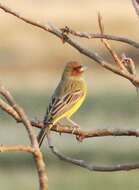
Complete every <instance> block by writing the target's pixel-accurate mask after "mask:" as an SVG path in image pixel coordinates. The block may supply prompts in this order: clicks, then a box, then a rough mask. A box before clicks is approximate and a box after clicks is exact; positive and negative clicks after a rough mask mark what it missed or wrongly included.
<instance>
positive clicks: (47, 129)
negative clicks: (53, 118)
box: [37, 123, 52, 147]
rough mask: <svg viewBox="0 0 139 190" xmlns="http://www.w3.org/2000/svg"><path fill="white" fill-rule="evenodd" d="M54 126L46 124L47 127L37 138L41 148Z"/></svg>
mask: <svg viewBox="0 0 139 190" xmlns="http://www.w3.org/2000/svg"><path fill="white" fill-rule="evenodd" d="M51 125H52V124H49V123H45V127H43V128H42V129H41V131H40V133H39V134H38V136H37V140H38V144H39V147H40V146H41V145H42V142H43V139H44V138H45V136H46V135H48V133H49V131H50V128H51Z"/></svg>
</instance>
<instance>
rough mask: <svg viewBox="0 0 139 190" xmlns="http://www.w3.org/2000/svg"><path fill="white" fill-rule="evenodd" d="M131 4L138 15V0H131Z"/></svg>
mask: <svg viewBox="0 0 139 190" xmlns="http://www.w3.org/2000/svg"><path fill="white" fill-rule="evenodd" d="M132 3H133V6H134V8H135V11H136V13H137V15H138V16H139V0H132Z"/></svg>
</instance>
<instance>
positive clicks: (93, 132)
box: [0, 99, 139, 139]
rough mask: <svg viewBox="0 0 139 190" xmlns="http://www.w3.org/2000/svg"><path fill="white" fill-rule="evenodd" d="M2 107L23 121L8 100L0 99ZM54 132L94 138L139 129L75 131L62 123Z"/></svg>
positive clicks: (132, 133) (39, 125)
mask: <svg viewBox="0 0 139 190" xmlns="http://www.w3.org/2000/svg"><path fill="white" fill-rule="evenodd" d="M0 107H1V108H2V109H3V110H4V111H6V113H8V114H10V115H11V116H12V117H13V118H14V119H15V120H16V121H17V122H21V119H20V117H19V115H18V114H17V112H16V111H15V110H14V109H13V108H12V107H11V106H10V105H9V104H7V103H6V102H4V101H2V100H1V99H0ZM30 123H31V125H32V126H33V127H36V128H39V129H41V128H43V127H44V124H43V122H41V121H38V122H35V121H30ZM51 130H52V131H54V132H57V133H60V134H61V133H67V134H72V135H75V136H80V137H82V138H83V139H85V138H92V137H104V136H135V137H138V136H139V130H138V129H124V128H122V129H117V128H112V129H93V130H91V131H84V130H81V129H78V130H76V129H75V130H74V133H73V128H72V127H71V126H69V125H62V124H60V123H59V124H57V125H54V126H53V128H52V129H51Z"/></svg>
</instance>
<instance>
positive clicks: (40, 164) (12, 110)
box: [0, 84, 48, 190]
mask: <svg viewBox="0 0 139 190" xmlns="http://www.w3.org/2000/svg"><path fill="white" fill-rule="evenodd" d="M0 94H1V95H2V96H3V97H4V98H5V99H6V101H7V102H8V103H6V102H5V101H4V100H2V99H0V107H1V108H2V109H3V110H4V111H6V112H7V113H9V114H10V115H11V116H12V117H13V118H15V119H16V120H18V121H20V122H22V123H23V124H24V126H25V128H26V130H27V132H28V136H29V139H30V142H31V147H21V146H16V147H4V146H1V147H0V151H1V152H5V151H9V152H10V151H25V152H30V153H32V155H33V157H34V161H35V164H36V168H37V172H38V177H39V183H40V190H47V189H48V182H47V175H46V169H45V164H44V161H43V157H42V153H41V151H40V149H39V146H38V142H37V138H36V136H35V133H34V131H33V128H32V125H31V124H30V121H29V119H28V117H27V115H26V114H25V112H24V111H23V109H22V108H21V107H19V106H18V105H17V103H16V101H15V100H14V98H13V97H12V95H11V94H10V92H9V91H8V90H7V89H6V88H5V87H4V86H3V85H2V84H0Z"/></svg>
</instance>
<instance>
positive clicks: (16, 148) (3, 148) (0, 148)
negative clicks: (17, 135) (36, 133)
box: [0, 145, 34, 153]
mask: <svg viewBox="0 0 139 190" xmlns="http://www.w3.org/2000/svg"><path fill="white" fill-rule="evenodd" d="M0 152H28V153H34V149H33V148H32V147H30V146H22V145H15V146H3V145H0Z"/></svg>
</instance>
